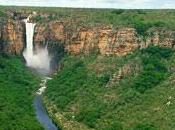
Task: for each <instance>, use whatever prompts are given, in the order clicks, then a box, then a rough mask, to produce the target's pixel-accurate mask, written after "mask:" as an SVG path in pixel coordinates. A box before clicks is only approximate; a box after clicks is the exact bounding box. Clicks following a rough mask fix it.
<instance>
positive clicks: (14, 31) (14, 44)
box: [1, 20, 25, 54]
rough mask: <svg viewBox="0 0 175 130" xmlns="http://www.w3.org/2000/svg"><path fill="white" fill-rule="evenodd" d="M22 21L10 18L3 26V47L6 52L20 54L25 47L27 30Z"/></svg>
mask: <svg viewBox="0 0 175 130" xmlns="http://www.w3.org/2000/svg"><path fill="white" fill-rule="evenodd" d="M24 29H25V28H24V25H23V23H22V22H20V21H12V20H8V21H7V23H6V24H5V25H3V26H2V28H1V48H2V49H3V51H5V52H9V53H14V54H20V53H21V52H22V50H23V48H24V43H25V41H24V40H25V30H24Z"/></svg>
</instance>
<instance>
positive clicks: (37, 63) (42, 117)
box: [23, 16, 58, 130]
mask: <svg viewBox="0 0 175 130" xmlns="http://www.w3.org/2000/svg"><path fill="white" fill-rule="evenodd" d="M29 18H30V16H29V17H28V18H27V19H25V20H24V22H25V25H26V26H25V27H26V49H25V50H24V52H23V56H24V58H25V60H26V65H27V66H28V67H29V68H32V69H34V70H36V71H37V72H38V73H39V74H40V75H41V76H42V77H43V78H42V80H41V83H40V88H39V90H38V91H37V92H36V96H35V98H34V107H35V110H36V116H37V118H38V120H39V122H40V123H41V124H42V125H43V127H44V128H45V130H58V129H57V127H56V126H55V124H54V123H53V122H52V119H50V117H49V115H48V114H47V111H46V109H45V107H44V104H43V101H42V93H43V92H44V91H45V89H46V83H47V80H49V79H51V78H49V77H46V75H48V74H50V73H51V68H50V67H51V66H50V61H51V60H50V58H51V57H50V56H49V54H48V50H47V46H45V47H44V48H36V49H35V48H34V47H33V34H34V29H35V24H34V23H29ZM34 50H35V52H34Z"/></svg>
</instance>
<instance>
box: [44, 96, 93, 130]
mask: <svg viewBox="0 0 175 130" xmlns="http://www.w3.org/2000/svg"><path fill="white" fill-rule="evenodd" d="M43 102H44V106H45V107H46V109H47V112H48V114H49V116H50V117H51V118H52V120H53V121H54V122H55V123H56V124H57V126H59V127H60V129H61V130H94V129H90V128H88V127H87V126H85V125H84V124H82V123H79V122H77V121H75V120H69V119H67V118H66V117H65V115H64V113H61V111H59V110H58V108H57V107H56V106H55V105H54V104H53V103H51V102H50V101H49V100H48V99H47V97H46V96H44V97H43ZM72 118H74V117H72Z"/></svg>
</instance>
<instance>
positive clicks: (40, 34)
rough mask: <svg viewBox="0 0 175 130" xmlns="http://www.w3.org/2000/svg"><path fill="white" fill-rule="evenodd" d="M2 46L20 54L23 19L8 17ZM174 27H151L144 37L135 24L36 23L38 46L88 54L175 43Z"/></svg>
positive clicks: (120, 53)
mask: <svg viewBox="0 0 175 130" xmlns="http://www.w3.org/2000/svg"><path fill="white" fill-rule="evenodd" d="M0 31H1V33H0V39H1V48H2V49H3V50H4V51H7V52H10V53H15V54H20V53H21V52H22V50H23V48H24V45H25V27H24V23H23V22H21V21H20V20H8V21H7V22H6V24H5V25H3V27H2V28H1V30H0ZM174 33H175V32H174V31H170V30H165V29H160V28H159V29H149V30H148V32H147V36H144V37H145V38H143V37H141V36H139V35H138V34H137V31H136V30H135V29H134V28H116V27H113V26H107V25H104V26H96V27H88V26H81V25H76V23H74V27H72V25H71V24H70V23H69V21H58V20H55V21H51V22H48V23H36V27H35V34H34V43H35V46H37V45H38V46H40V45H42V44H45V43H48V44H49V46H52V45H51V44H59V43H62V44H63V45H64V48H65V50H66V51H67V52H68V53H70V54H80V53H84V54H89V53H91V52H93V51H96V52H99V53H100V54H103V55H118V56H122V55H126V54H128V53H130V52H132V51H134V50H135V49H137V48H145V47H147V46H148V45H149V44H155V45H160V46H165V47H171V48H173V47H174V44H175V37H174Z"/></svg>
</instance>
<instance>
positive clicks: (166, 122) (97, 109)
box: [45, 46, 175, 130]
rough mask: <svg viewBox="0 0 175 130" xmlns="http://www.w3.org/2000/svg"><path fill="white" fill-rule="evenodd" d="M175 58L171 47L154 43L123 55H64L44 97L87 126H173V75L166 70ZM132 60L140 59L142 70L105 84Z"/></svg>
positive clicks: (101, 129)
mask: <svg viewBox="0 0 175 130" xmlns="http://www.w3.org/2000/svg"><path fill="white" fill-rule="evenodd" d="M174 57H175V55H174V52H173V51H172V50H171V49H166V48H159V47H152V46H150V47H149V48H148V49H144V50H142V51H136V52H135V53H133V54H131V55H128V56H126V57H122V58H119V57H105V56H104V57H103V56H96V55H91V56H66V57H65V58H64V60H63V64H64V67H63V69H62V70H61V71H60V72H59V73H58V75H56V76H53V80H51V81H49V82H48V89H47V91H46V94H45V95H46V97H47V98H48V100H49V101H50V102H52V103H54V104H55V105H56V106H57V108H58V109H57V111H59V112H60V113H62V115H63V116H64V117H66V118H67V119H68V120H71V121H78V122H80V123H82V124H85V125H86V126H88V127H89V129H91V128H92V129H95V130H120V129H124V130H165V129H166V130H172V129H173V128H174V127H175V126H174V121H175V116H174V113H175V110H174V109H173V108H174V107H175V100H174V97H175V89H174V85H173V84H174V81H173V79H174V78H175V75H174V74H173V73H170V72H169V71H168V68H169V67H170V66H173V64H174V63H175V60H174ZM130 62H135V63H140V64H141V66H142V69H141V71H140V72H139V73H138V74H137V75H134V74H132V75H130V76H125V77H124V78H123V79H122V80H121V81H120V83H119V84H116V85H114V86H113V87H111V88H106V87H105V85H106V83H107V81H108V80H109V78H110V75H112V74H113V73H114V72H116V71H117V70H118V69H119V68H120V67H121V66H123V65H124V64H126V63H130ZM169 101H170V102H171V104H170V105H167V102H169Z"/></svg>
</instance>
